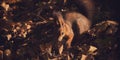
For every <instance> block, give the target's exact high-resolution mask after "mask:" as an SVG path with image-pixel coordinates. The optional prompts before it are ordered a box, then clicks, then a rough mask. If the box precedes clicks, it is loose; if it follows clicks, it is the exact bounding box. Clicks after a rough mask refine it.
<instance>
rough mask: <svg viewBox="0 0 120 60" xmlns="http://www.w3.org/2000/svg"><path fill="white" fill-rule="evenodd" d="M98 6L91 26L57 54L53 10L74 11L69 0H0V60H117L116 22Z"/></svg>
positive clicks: (117, 36)
mask: <svg viewBox="0 0 120 60" xmlns="http://www.w3.org/2000/svg"><path fill="white" fill-rule="evenodd" d="M102 7H103V6H99V5H98V6H97V8H98V10H97V14H96V16H95V17H94V20H95V22H94V25H92V27H91V29H90V30H89V31H88V32H86V33H85V34H83V35H81V38H80V41H77V43H74V45H73V46H72V47H71V48H70V49H69V50H65V49H64V48H63V49H64V51H63V53H62V54H61V55H59V54H58V50H57V47H56V43H57V41H56V39H57V38H58V28H59V26H58V25H57V22H56V18H55V16H54V15H53V12H54V11H60V12H62V13H63V15H64V14H65V12H69V11H78V9H79V8H78V7H77V6H76V5H75V4H73V3H71V0H27V1H26V0H0V60H3V59H4V60H52V59H53V60H80V59H81V60H111V59H112V60H117V58H118V55H119V54H118V51H117V48H119V46H118V40H119V28H118V23H117V22H115V21H110V20H108V19H109V18H111V13H110V12H109V11H107V10H104V9H102ZM103 20H107V21H103ZM96 21H97V22H96ZM98 22H99V23H98ZM118 60H119V58H118Z"/></svg>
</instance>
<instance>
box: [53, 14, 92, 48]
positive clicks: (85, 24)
mask: <svg viewBox="0 0 120 60" xmlns="http://www.w3.org/2000/svg"><path fill="white" fill-rule="evenodd" d="M54 14H55V15H56V16H57V18H58V22H59V25H60V27H59V34H60V35H59V37H58V41H59V42H61V41H62V40H63V38H64V37H67V39H66V43H65V45H66V47H67V48H70V47H71V42H72V40H73V38H74V33H75V32H74V31H73V30H74V29H73V28H77V29H78V31H77V33H78V34H79V35H80V34H83V33H84V32H86V31H88V30H89V28H90V25H91V24H90V20H89V19H88V18H87V17H85V16H84V15H82V14H81V13H78V12H69V13H66V15H65V18H63V15H62V14H61V13H60V12H55V13H54ZM74 24H75V25H76V26H74Z"/></svg>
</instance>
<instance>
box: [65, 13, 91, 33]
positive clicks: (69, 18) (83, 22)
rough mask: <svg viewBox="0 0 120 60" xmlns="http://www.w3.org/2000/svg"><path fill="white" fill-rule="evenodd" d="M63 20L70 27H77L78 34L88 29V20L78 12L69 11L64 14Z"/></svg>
mask: <svg viewBox="0 0 120 60" xmlns="http://www.w3.org/2000/svg"><path fill="white" fill-rule="evenodd" d="M65 22H66V23H67V24H68V25H69V26H70V27H72V28H74V29H75V28H77V29H75V30H78V31H79V33H80V34H82V33H84V32H86V31H88V30H89V28H90V26H91V22H90V20H89V19H88V18H87V17H85V16H84V15H82V14H81V13H78V12H69V13H66V15H65Z"/></svg>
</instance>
